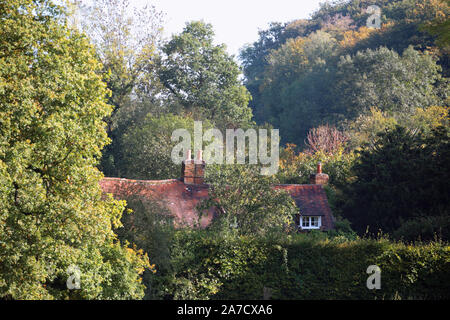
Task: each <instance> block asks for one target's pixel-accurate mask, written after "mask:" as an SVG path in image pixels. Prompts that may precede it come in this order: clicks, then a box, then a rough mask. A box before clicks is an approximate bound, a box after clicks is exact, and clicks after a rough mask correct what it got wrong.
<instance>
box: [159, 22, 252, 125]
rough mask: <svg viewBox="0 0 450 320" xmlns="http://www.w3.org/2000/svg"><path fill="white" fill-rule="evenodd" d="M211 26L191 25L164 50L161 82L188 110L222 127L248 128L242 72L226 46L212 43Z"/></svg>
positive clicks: (195, 23)
mask: <svg viewBox="0 0 450 320" xmlns="http://www.w3.org/2000/svg"><path fill="white" fill-rule="evenodd" d="M213 36H214V32H213V30H212V26H211V25H209V24H205V23H203V22H199V21H197V22H191V23H188V24H187V25H186V27H185V28H184V30H183V32H182V33H181V34H179V35H174V36H173V37H172V39H171V41H169V42H168V43H167V44H166V45H165V46H164V47H163V52H164V54H165V55H166V57H165V58H164V59H163V61H162V66H161V69H160V71H159V75H160V79H161V81H162V83H163V84H164V85H165V87H166V88H167V89H168V90H169V91H170V93H171V94H172V95H173V96H174V97H175V98H176V100H177V101H178V103H180V104H181V105H182V106H183V108H184V109H185V110H186V111H189V112H192V113H193V114H195V115H196V116H201V118H203V119H210V120H211V121H213V122H214V123H215V124H216V125H217V126H219V127H220V128H225V127H229V126H232V127H239V126H241V127H242V126H244V127H245V126H248V125H249V124H250V122H251V117H252V113H251V109H250V108H249V107H248V106H247V105H248V101H249V100H250V94H249V93H248V91H247V90H246V88H245V87H244V86H242V85H241V83H240V80H239V75H240V69H239V67H238V65H237V64H236V62H234V60H233V58H232V57H230V56H229V55H228V54H227V53H226V50H225V47H224V46H223V45H214V44H213Z"/></svg>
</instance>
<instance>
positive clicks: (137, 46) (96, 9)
mask: <svg viewBox="0 0 450 320" xmlns="http://www.w3.org/2000/svg"><path fill="white" fill-rule="evenodd" d="M131 9H132V8H130V1H129V0H112V1H111V0H99V1H94V2H93V4H92V6H89V7H83V8H80V11H81V12H82V13H83V14H82V16H83V20H82V22H83V23H82V29H83V31H85V32H86V34H87V35H88V36H89V37H90V39H91V41H92V42H93V43H94V45H95V48H96V53H97V57H98V59H99V60H100V62H102V64H103V68H102V70H101V74H102V75H103V77H104V79H105V81H106V83H107V87H108V89H110V92H111V95H110V96H108V103H109V104H111V105H112V106H114V109H113V111H112V113H111V115H110V116H109V117H108V118H106V121H107V123H108V127H107V131H108V135H109V137H110V138H111V139H112V143H111V144H110V145H108V146H107V147H106V149H105V151H104V152H103V158H102V161H101V165H100V168H101V170H102V171H103V172H104V173H105V174H106V175H109V176H121V168H120V167H119V166H118V163H119V162H120V161H121V157H122V150H121V149H120V147H119V145H118V141H119V140H120V137H121V136H122V134H123V132H124V131H125V130H126V128H128V127H130V126H135V125H138V124H139V123H140V121H141V120H142V119H143V118H145V116H146V114H148V113H149V112H158V111H160V110H161V109H164V107H165V105H164V103H163V102H162V101H161V99H160V98H158V97H159V96H164V87H163V86H162V84H161V83H160V82H159V79H158V75H157V69H158V65H159V60H160V56H159V53H158V46H159V44H160V38H161V33H162V27H161V24H162V13H160V12H158V11H157V10H156V9H155V8H154V7H153V6H145V7H143V8H141V9H136V8H134V10H133V11H132V10H131ZM130 12H133V15H130Z"/></svg>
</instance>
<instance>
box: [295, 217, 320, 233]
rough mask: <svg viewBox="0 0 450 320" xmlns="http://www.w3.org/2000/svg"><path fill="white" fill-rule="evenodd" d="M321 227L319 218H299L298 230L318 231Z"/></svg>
mask: <svg viewBox="0 0 450 320" xmlns="http://www.w3.org/2000/svg"><path fill="white" fill-rule="evenodd" d="M321 226H322V217H321V216H301V217H300V228H302V229H304V230H309V229H320V227H321Z"/></svg>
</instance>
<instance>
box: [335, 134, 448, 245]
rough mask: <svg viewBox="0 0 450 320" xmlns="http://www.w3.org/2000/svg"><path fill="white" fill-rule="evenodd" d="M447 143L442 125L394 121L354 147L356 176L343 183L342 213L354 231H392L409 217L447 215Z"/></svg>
mask: <svg viewBox="0 0 450 320" xmlns="http://www.w3.org/2000/svg"><path fill="white" fill-rule="evenodd" d="M449 145H450V144H449V128H448V127H438V128H436V129H434V130H433V131H432V134H430V135H429V136H424V135H422V134H420V133H417V134H414V133H411V132H410V131H408V130H407V129H405V128H403V127H400V126H398V127H396V128H395V129H392V130H387V131H386V132H385V133H380V134H379V137H378V139H377V140H376V141H374V142H373V143H372V144H370V145H369V144H367V145H366V146H365V147H364V148H363V150H361V151H360V157H359V159H358V161H357V162H356V163H355V164H354V166H353V168H352V171H353V173H354V175H355V176H356V179H355V180H354V181H353V183H351V184H349V185H348V186H347V187H346V188H345V191H344V193H345V196H344V197H343V199H344V200H343V201H344V204H341V208H342V214H343V215H344V216H345V217H347V218H348V219H349V220H350V221H352V223H353V226H354V228H355V229H356V230H357V231H359V232H364V231H365V230H366V228H367V226H370V228H371V231H372V232H377V230H378V229H382V230H383V231H384V232H393V231H395V230H396V229H398V228H400V227H401V226H402V224H403V223H404V222H405V221H407V220H409V219H412V218H419V217H428V216H445V217H446V219H447V220H448V219H450V217H449V215H448V214H449V212H450V211H449V204H450V202H449V200H450V199H449V194H448V190H449V185H448V184H449V180H448V179H449V165H448V157H449V151H450V149H449ZM361 212H364V214H361ZM417 221H420V220H416V223H417ZM436 221H438V220H436ZM446 224H447V223H444V225H446ZM444 225H443V227H444ZM411 227H412V226H411ZM424 227H426V226H424ZM403 228H404V229H407V228H409V227H407V226H403ZM438 228H439V226H435V227H434V229H435V230H436V229H438ZM409 231H412V228H409ZM402 232H405V230H403V231H402ZM402 232H400V233H402ZM419 235H423V233H422V232H419V233H418V234H417V236H419ZM409 237H411V234H410V233H409ZM447 240H448V239H447Z"/></svg>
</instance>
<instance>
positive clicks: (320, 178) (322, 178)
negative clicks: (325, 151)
mask: <svg viewBox="0 0 450 320" xmlns="http://www.w3.org/2000/svg"><path fill="white" fill-rule="evenodd" d="M328 180H329V177H328V175H327V174H325V173H322V163H321V162H319V163H318V164H317V173H314V174H312V175H311V176H310V177H309V183H310V184H321V185H326V184H328Z"/></svg>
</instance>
